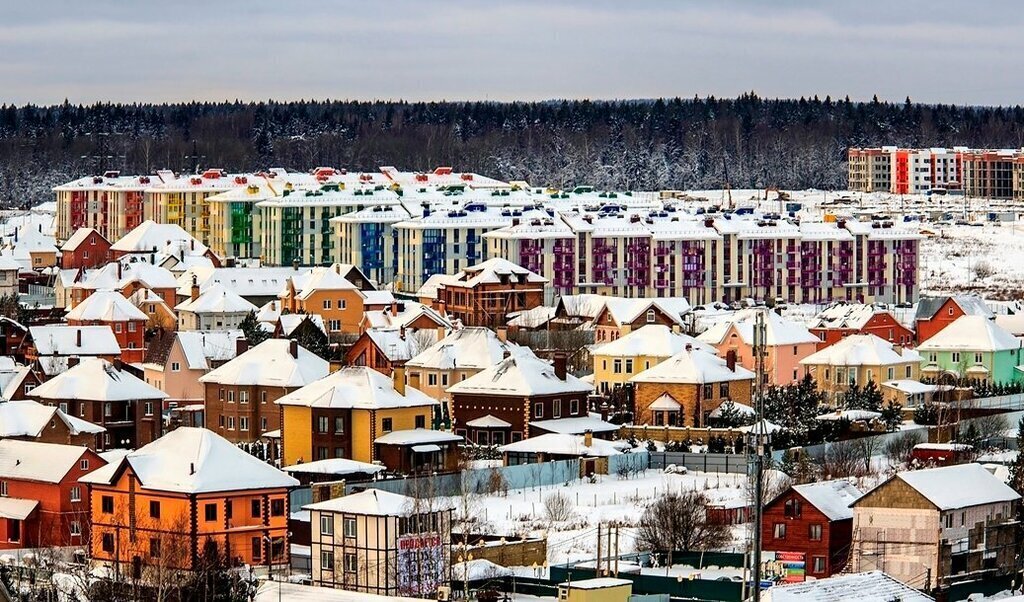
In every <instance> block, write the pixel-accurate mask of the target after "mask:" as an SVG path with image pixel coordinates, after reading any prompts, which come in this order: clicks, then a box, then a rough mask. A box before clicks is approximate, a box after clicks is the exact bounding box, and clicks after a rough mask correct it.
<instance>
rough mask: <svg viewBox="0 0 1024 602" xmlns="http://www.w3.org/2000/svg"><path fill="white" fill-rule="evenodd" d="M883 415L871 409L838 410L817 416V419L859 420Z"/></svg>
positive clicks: (872, 418)
mask: <svg viewBox="0 0 1024 602" xmlns="http://www.w3.org/2000/svg"><path fill="white" fill-rule="evenodd" d="M881 416H882V413H881V412H872V411H871V410H836V411H835V412H829V413H827V414H821V415H820V416H815V420H849V421H850V422H858V421H863V420H874V419H876V418H880V417H881Z"/></svg>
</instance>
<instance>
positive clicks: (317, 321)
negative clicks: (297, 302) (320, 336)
mask: <svg viewBox="0 0 1024 602" xmlns="http://www.w3.org/2000/svg"><path fill="white" fill-rule="evenodd" d="M306 320H309V321H310V322H311V323H312V324H313V326H315V327H317V328H319V329H320V332H322V333H324V334H327V326H325V325H324V317H323V316H321V315H320V314H283V315H282V316H281V317H280V318H279V319H278V323H279V324H280V325H281V334H282V335H283V336H286V337H287V336H289V335H291V334H292V333H293V332H295V329H296V328H298V327H299V326H302V323H303V322H305V321H306Z"/></svg>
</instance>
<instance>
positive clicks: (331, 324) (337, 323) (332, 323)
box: [327, 320, 341, 332]
mask: <svg viewBox="0 0 1024 602" xmlns="http://www.w3.org/2000/svg"><path fill="white" fill-rule="evenodd" d="M327 329H328V330H330V331H331V332H338V331H339V330H341V320H328V322H327Z"/></svg>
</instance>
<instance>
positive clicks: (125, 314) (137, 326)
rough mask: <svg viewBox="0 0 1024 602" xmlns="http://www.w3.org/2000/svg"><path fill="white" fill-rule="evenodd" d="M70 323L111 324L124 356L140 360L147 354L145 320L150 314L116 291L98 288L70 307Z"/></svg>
mask: <svg viewBox="0 0 1024 602" xmlns="http://www.w3.org/2000/svg"><path fill="white" fill-rule="evenodd" d="M67 320H68V325H70V326H94V325H106V326H109V327H110V330H111V332H113V333H114V338H115V339H117V344H118V346H120V348H121V359H122V360H123V361H125V362H127V363H137V362H141V361H142V359H143V358H144V357H145V355H146V323H147V321H148V320H149V317H148V316H147V315H146V314H144V313H143V312H142V310H140V309H139V308H138V307H135V305H134V304H132V303H131V302H130V301H128V299H125V298H124V296H122V295H121V293H119V292H117V291H96V292H95V293H93V294H92V295H89V297H87V298H86V299H85V300H84V301H82V302H81V303H79V304H78V305H76V306H75V307H74V309H72V310H70V311H68V314H67Z"/></svg>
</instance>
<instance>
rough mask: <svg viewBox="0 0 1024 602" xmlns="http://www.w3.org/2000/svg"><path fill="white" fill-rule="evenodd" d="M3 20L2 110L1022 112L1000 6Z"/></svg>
mask: <svg viewBox="0 0 1024 602" xmlns="http://www.w3.org/2000/svg"><path fill="white" fill-rule="evenodd" d="M9 4H10V5H9V6H5V8H4V19H3V20H2V21H0V57H2V58H0V81H3V82H4V83H3V85H0V103H16V104H24V103H35V104H53V103H59V102H63V101H64V99H68V100H70V101H71V102H73V103H93V102H98V101H113V102H165V101H187V100H213V101H216V100H235V99H241V100H265V99H276V100H298V99H311V98H316V99H326V98H332V99H362V100H366V99H400V98H401V99H406V100H544V99H556V98H592V99H620V98H653V97H658V96H667V97H671V96H682V97H692V96H694V95H699V96H707V95H715V96H721V97H731V96H736V95H738V94H741V93H743V92H746V91H751V90H753V91H755V92H757V93H758V94H759V95H761V96H765V97H787V98H796V97H800V96H813V95H818V96H820V97H822V98H824V97H825V96H826V95H831V96H832V97H833V98H842V97H844V96H849V97H850V98H851V99H853V100H870V99H871V97H872V95H878V97H879V98H881V99H883V100H891V101H898V102H902V101H903V99H904V98H905V97H907V96H910V97H911V98H912V99H913V100H915V101H921V102H929V103H935V102H943V103H957V104H982V105H996V104H1004V105H1006V104H1018V103H1020V102H1021V98H1022V97H1024V78H1021V77H1020V75H1021V74H1022V73H1024V36H1022V35H1020V32H1021V31H1022V29H1021V25H1022V24H1024V11H1021V10H1019V6H1020V5H1019V4H1018V3H1017V2H1016V1H1014V0H972V1H971V2H962V1H961V2H952V1H945V0H930V1H927V2H925V1H923V0H885V1H882V0H855V1H841V0H826V1H804V2H798V1H796V0H762V1H753V0H702V1H690V0H620V1H608V0H564V1H556V0H479V1H472V0H445V1H441V0H394V1H379V0H378V1H368V0H363V1H361V2H355V1H347V0H320V1H318V2H315V1H312V0H274V1H265V0H245V1H242V0H206V1H205V2H200V1H197V0H172V1H170V2H158V1H156V0H133V1H129V0H87V1H82V0H46V1H45V2H40V1H33V2H26V1H21V0H19V1H18V2H11V3H9Z"/></svg>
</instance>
